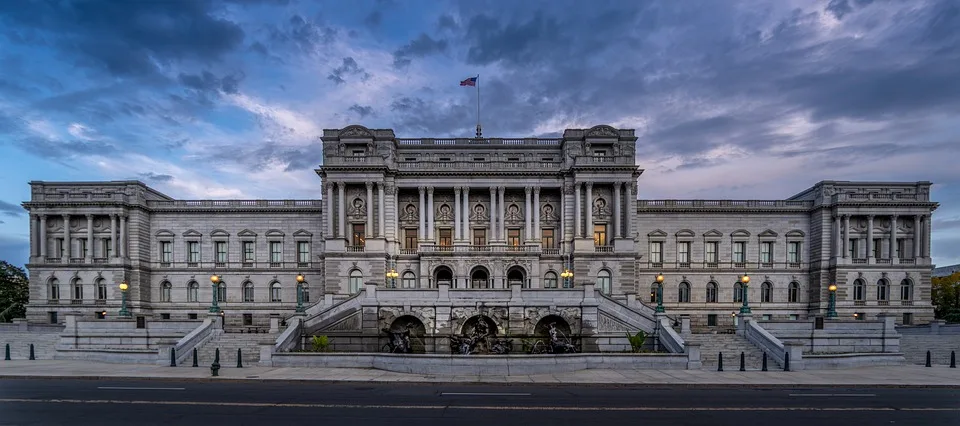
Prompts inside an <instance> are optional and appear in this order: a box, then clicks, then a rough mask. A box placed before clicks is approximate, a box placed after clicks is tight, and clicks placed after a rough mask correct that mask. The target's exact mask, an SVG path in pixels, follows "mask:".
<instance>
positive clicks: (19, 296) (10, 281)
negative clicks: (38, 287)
mask: <svg viewBox="0 0 960 426" xmlns="http://www.w3.org/2000/svg"><path fill="white" fill-rule="evenodd" d="M29 298H30V284H29V282H28V281H27V273H26V272H24V271H23V269H22V268H19V267H16V266H13V265H11V264H9V263H7V262H6V261H2V260H0V322H10V321H11V320H13V319H14V318H23V317H25V316H26V315H27V301H28V300H29Z"/></svg>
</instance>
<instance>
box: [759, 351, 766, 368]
mask: <svg viewBox="0 0 960 426" xmlns="http://www.w3.org/2000/svg"><path fill="white" fill-rule="evenodd" d="M760 371H767V353H766V352H764V353H763V367H761V368H760Z"/></svg>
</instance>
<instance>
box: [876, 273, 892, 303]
mask: <svg viewBox="0 0 960 426" xmlns="http://www.w3.org/2000/svg"><path fill="white" fill-rule="evenodd" d="M889 299H890V286H889V285H887V280H885V279H882V278H881V279H880V281H877V300H880V301H883V300H889Z"/></svg>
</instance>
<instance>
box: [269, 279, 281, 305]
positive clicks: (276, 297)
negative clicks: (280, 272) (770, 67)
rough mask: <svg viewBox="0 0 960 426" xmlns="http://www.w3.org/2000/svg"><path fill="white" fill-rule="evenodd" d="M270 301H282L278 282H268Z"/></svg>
mask: <svg viewBox="0 0 960 426" xmlns="http://www.w3.org/2000/svg"><path fill="white" fill-rule="evenodd" d="M270 301H271V302H282V301H283V298H282V296H281V294H280V283H278V282H276V281H274V282H273V283H271V284H270Z"/></svg>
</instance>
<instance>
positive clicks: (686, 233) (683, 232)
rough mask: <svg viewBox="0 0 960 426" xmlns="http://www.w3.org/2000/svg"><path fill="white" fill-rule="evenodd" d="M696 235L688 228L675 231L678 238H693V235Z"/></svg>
mask: <svg viewBox="0 0 960 426" xmlns="http://www.w3.org/2000/svg"><path fill="white" fill-rule="evenodd" d="M696 235H697V234H696V233H694V232H693V231H691V230H689V229H681V230H679V231H677V233H676V236H677V237H678V238H679V237H684V238H693V237H695V236H696Z"/></svg>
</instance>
